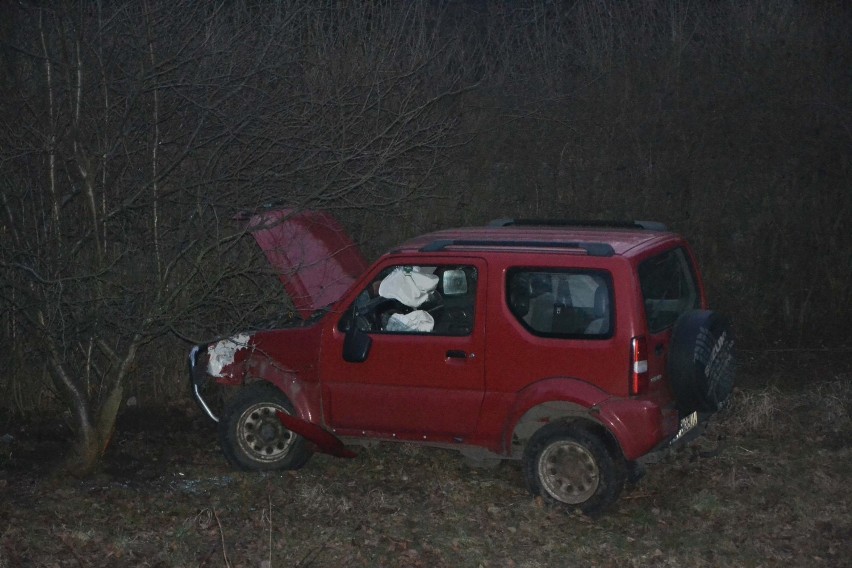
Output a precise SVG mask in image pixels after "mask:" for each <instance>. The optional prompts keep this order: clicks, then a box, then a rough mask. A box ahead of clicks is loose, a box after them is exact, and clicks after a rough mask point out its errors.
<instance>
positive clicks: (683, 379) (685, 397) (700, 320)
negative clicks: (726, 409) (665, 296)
mask: <svg viewBox="0 0 852 568" xmlns="http://www.w3.org/2000/svg"><path fill="white" fill-rule="evenodd" d="M668 373H669V377H671V384H672V390H673V391H674V395H675V399H676V400H677V404H678V409H679V410H680V413H681V415H686V414H689V413H691V412H693V411H696V410H697V411H699V412H716V411H718V410H719V409H721V408H722V407H723V406H724V405H725V403H726V402H727V401H728V399H729V397H730V396H731V392H732V391H733V389H734V375H735V357H734V334H733V330H732V329H731V326H730V323H729V322H728V320H727V319H725V318H724V317H722V316H721V315H720V314H718V313H716V312H713V311H708V310H693V311H689V312H686V313H684V314H682V315H681V316H680V318H678V320H677V322H676V323H675V326H674V330H673V331H672V340H671V347H670V348H669V359H668Z"/></svg>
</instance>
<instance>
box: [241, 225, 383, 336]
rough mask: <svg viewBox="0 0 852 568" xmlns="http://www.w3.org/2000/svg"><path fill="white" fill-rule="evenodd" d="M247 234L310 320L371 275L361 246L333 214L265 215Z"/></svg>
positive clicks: (249, 227) (296, 304)
mask: <svg viewBox="0 0 852 568" xmlns="http://www.w3.org/2000/svg"><path fill="white" fill-rule="evenodd" d="M247 229H248V230H249V232H251V234H252V235H253V236H254V238H255V240H256V241H257V244H258V245H260V248H261V249H263V252H264V254H265V255H266V258H267V259H268V260H269V263H270V264H271V265H272V266H273V268H275V270H277V271H278V278H279V279H280V280H281V282H283V283H284V288H285V289H286V291H287V294H288V295H289V296H290V299H291V300H292V301H293V305H294V306H295V308H296V311H297V312H299V315H300V316H302V317H303V318H305V319H307V318H309V317H310V316H311V314H313V313H314V312H315V311H316V310H318V309H320V308H322V307H324V306H327V305H329V304H333V303H334V302H337V301H338V300H339V299H340V297H341V296H342V295H343V294H344V293H345V292H346V291H347V290H348V289H349V287H350V286H351V285H352V283H353V282H354V280H355V279H356V278H357V277H358V276H360V275H361V274H362V273H363V272H364V271H365V270H366V269H367V261H366V260H365V259H364V256H363V255H362V254H361V251H360V250H359V249H358V247H357V245H355V243H354V242H352V239H351V238H350V237H349V235H348V234H347V233H346V230H345V229H344V228H343V226H342V225H341V224H340V223H339V222H338V221H337V219H335V218H334V217H332V216H331V215H329V214H328V213H323V212H320V211H297V210H296V209H279V210H276V211H265V212H263V213H258V214H256V215H253V216H251V217H249V218H248V226H247Z"/></svg>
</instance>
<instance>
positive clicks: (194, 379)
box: [189, 345, 219, 422]
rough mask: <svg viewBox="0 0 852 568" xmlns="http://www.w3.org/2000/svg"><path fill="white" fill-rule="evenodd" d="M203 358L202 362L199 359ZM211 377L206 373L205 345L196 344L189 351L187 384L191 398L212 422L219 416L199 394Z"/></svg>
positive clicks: (208, 383) (207, 384)
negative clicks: (190, 391)
mask: <svg viewBox="0 0 852 568" xmlns="http://www.w3.org/2000/svg"><path fill="white" fill-rule="evenodd" d="M200 359H203V362H202V361H200ZM210 382H211V378H210V376H209V375H208V374H207V345H196V346H194V347H193V348H192V349H191V350H190V352H189V386H190V389H191V390H192V398H194V399H195V402H197V403H198V406H199V407H201V410H203V411H204V414H206V415H207V416H209V417H210V419H211V420H213V421H214V422H219V417H218V416H216V414H215V413H214V412H213V410H212V409H211V408H210V404H208V402H207V401H206V400H204V397H203V396H202V394H201V391H202V390H203V389H204V388H205V387H207V386H209V385H210Z"/></svg>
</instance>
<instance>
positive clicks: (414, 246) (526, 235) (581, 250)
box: [392, 225, 677, 256]
mask: <svg viewBox="0 0 852 568" xmlns="http://www.w3.org/2000/svg"><path fill="white" fill-rule="evenodd" d="M673 238H677V236H676V235H675V234H674V233H671V232H668V231H658V230H647V229H640V228H620V227H597V226H529V225H525V226H505V227H493V226H487V227H463V228H456V229H446V230H441V231H435V232H432V233H428V234H425V235H420V236H418V237H415V238H412V239H409V240H408V241H405V242H403V243H402V244H400V245H399V246H397V247H395V248H394V249H393V250H392V252H395V253H402V252H406V253H412V252H439V251H443V250H446V249H453V250H459V249H465V250H486V249H487V250H494V249H498V248H499V249H501V250H506V251H511V250H524V251H528V250H529V249H554V248H559V249H563V250H566V251H568V250H573V251H575V252H576V253H578V254H588V255H591V256H613V255H618V256H629V255H632V254H636V253H638V252H639V251H641V250H644V249H646V248H648V247H649V246H653V245H656V244H658V243H660V242H663V241H665V240H670V239H673Z"/></svg>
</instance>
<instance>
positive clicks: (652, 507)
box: [0, 377, 852, 568]
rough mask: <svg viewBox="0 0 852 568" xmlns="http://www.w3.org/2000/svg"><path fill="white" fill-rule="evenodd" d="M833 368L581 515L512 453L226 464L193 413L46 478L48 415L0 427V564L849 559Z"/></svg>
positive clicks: (850, 429)
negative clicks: (531, 481)
mask: <svg viewBox="0 0 852 568" xmlns="http://www.w3.org/2000/svg"><path fill="white" fill-rule="evenodd" d="M850 382H852V381H850V379H849V377H840V378H837V379H835V380H832V381H824V382H817V383H810V384H809V385H808V386H800V387H798V388H795V389H791V388H784V389H780V388H777V387H776V388H762V389H757V388H750V389H744V390H739V391H737V392H736V394H735V398H734V402H733V405H732V407H731V408H730V409H729V410H728V411H726V412H725V413H723V414H722V415H721V416H720V417H719V419H718V420H717V421H715V422H714V423H713V424H711V427H710V428H709V429H708V430H707V432H706V433H705V435H704V436H703V437H701V438H699V439H698V440H696V442H695V443H694V444H693V445H691V446H690V447H688V448H686V449H684V450H683V451H679V452H677V453H671V454H669V455H666V456H664V457H663V459H662V460H661V461H660V462H659V463H657V464H654V465H651V466H649V467H648V474H647V476H646V477H645V478H644V479H643V480H642V481H641V482H640V483H639V484H638V485H636V486H633V487H629V488H628V489H627V491H626V492H625V493H624V495H623V497H622V499H621V501H620V502H619V503H618V504H617V506H616V507H615V508H614V509H613V510H612V511H610V512H609V514H607V515H605V516H603V517H602V518H599V519H596V520H594V521H593V520H590V519H588V518H586V517H583V516H580V515H576V514H568V513H564V512H561V511H558V510H554V509H550V508H548V507H545V506H544V505H543V504H542V503H541V502H540V501H536V500H534V499H532V498H531V497H530V496H529V494H528V493H527V492H526V490H525V489H524V486H523V480H522V476H521V472H520V467H519V464H517V463H513V462H506V463H503V464H501V465H500V466H499V467H497V468H492V469H474V468H471V467H470V466H469V465H467V464H466V462H465V461H464V460H463V459H462V458H461V457H460V456H458V455H456V454H454V453H452V452H449V451H443V450H434V449H425V448H418V447H415V446H411V445H403V444H397V445H394V444H385V445H379V446H377V447H375V448H371V449H367V450H360V453H359V455H358V457H357V458H355V459H352V460H342V459H336V458H331V457H327V456H322V455H317V456H314V458H312V460H311V461H310V462H309V463H308V465H307V466H306V467H305V468H304V469H302V470H300V471H298V472H283V473H271V474H259V473H243V472H237V471H234V470H232V469H230V468H229V467H228V466H227V465H226V463H225V461H224V459H223V458H222V456H221V454H220V452H219V449H218V447H217V443H216V434H215V429H214V428H213V427H212V426H213V425H212V423H209V422H208V421H206V419H204V418H203V417H201V416H200V414H199V413H197V412H196V411H195V410H194V409H190V408H188V407H185V406H184V407H181V408H173V409H169V410H160V411H154V410H148V409H136V410H134V411H133V412H125V413H124V414H123V415H122V419H121V423H120V424H119V431H118V433H117V434H116V437H115V439H114V440H113V441H112V443H111V445H110V447H109V450H108V452H107V456H106V459H105V460H104V463H103V467H102V469H101V471H100V472H99V473H98V474H96V475H94V476H92V477H91V478H88V479H85V480H76V479H70V478H60V477H55V476H52V475H50V473H49V472H50V470H51V465H53V464H55V463H56V461H57V459H58V457H59V456H60V455H61V451H62V449H63V448H64V447H65V445H67V441H68V431H67V429H66V428H65V427H64V426H59V425H57V426H50V425H41V426H34V425H27V426H25V427H24V426H19V427H17V428H14V427H7V428H6V429H5V430H0V567H7V566H9V567H11V566H50V567H64V566H87V567H88V566H161V567H166V566H232V567H237V566H246V567H248V566H251V567H257V566H262V567H272V566H302V567H305V566H312V567H324V566H429V567H440V566H490V567H529V568H533V567H538V566H542V567H543V566H554V565H563V566H564V565H576V566H744V565H745V566H774V565H791V566H802V565H808V566H840V565H843V563H845V562H847V561H848V559H849V558H850V557H852V545H850V543H852V521H850V519H852V515H850V511H849V503H850V502H852V499H850V493H852V492H850V489H849V487H848V479H850V476H852V450H850V446H849V443H848V440H850V439H852V426H850V413H849V411H850V403H852V387H850Z"/></svg>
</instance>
